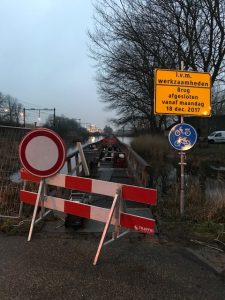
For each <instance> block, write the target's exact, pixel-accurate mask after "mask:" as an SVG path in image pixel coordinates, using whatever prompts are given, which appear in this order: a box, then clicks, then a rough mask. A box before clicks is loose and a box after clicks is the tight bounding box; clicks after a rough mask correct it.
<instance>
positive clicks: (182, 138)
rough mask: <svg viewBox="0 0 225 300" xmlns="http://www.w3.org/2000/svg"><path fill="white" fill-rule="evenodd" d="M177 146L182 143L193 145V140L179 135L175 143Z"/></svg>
mask: <svg viewBox="0 0 225 300" xmlns="http://www.w3.org/2000/svg"><path fill="white" fill-rule="evenodd" d="M174 145H175V146H180V145H183V146H189V145H191V142H190V141H189V140H188V139H187V137H186V136H185V137H181V136H180V137H179V138H178V139H177V140H176V141H175V143H174Z"/></svg>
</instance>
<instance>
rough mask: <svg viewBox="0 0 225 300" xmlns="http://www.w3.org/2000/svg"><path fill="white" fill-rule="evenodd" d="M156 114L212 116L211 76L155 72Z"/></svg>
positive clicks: (180, 72)
mask: <svg viewBox="0 0 225 300" xmlns="http://www.w3.org/2000/svg"><path fill="white" fill-rule="evenodd" d="M154 87H155V99H154V100H155V103H154V104H155V114H168V115H186V116H205V117H210V116H211V76H210V73H200V72H191V71H179V70H161V69H156V70H155V86H154Z"/></svg>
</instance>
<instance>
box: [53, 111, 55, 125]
mask: <svg viewBox="0 0 225 300" xmlns="http://www.w3.org/2000/svg"><path fill="white" fill-rule="evenodd" d="M53 111H54V113H53V126H54V127H55V108H54V109H53Z"/></svg>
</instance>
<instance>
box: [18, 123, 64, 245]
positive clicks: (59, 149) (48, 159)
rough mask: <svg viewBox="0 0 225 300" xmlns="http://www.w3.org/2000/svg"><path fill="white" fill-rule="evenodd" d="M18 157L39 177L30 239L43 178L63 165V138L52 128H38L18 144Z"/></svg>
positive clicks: (30, 171) (26, 168)
mask: <svg viewBox="0 0 225 300" xmlns="http://www.w3.org/2000/svg"><path fill="white" fill-rule="evenodd" d="M19 157H20V161H21V164H22V166H23V167H24V169H25V170H26V171H27V172H29V173H30V174H32V175H34V176H38V177H40V184H39V189H38V194H37V199H36V202H35V207H34V212H33V217H32V221H31V225H30V231H29V235H28V241H30V240H31V236H32V232H33V227H34V222H35V218H36V214H37V209H38V205H39V202H40V200H42V201H43V199H44V195H43V193H44V191H45V178H46V177H51V176H53V175H55V174H56V173H57V172H58V171H59V170H60V169H61V168H62V167H63V165H64V162H65V158H66V149H65V145H64V142H63V140H62V139H61V138H60V137H59V136H58V135H57V134H56V133H55V132H54V131H52V130H49V129H45V128H38V129H35V130H32V131H31V132H29V133H28V134H27V135H25V137H24V138H23V139H22V141H21V143H20V145H19Z"/></svg>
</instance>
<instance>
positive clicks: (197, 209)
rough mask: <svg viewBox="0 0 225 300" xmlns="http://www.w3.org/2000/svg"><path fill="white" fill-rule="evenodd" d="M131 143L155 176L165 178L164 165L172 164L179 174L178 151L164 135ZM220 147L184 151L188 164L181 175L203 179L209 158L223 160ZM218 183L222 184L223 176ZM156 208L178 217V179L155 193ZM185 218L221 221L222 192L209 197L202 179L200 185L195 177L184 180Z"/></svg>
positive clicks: (224, 216)
mask: <svg viewBox="0 0 225 300" xmlns="http://www.w3.org/2000/svg"><path fill="white" fill-rule="evenodd" d="M131 146H132V148H133V149H134V150H135V151H136V152H137V153H138V154H139V155H141V156H142V157H143V158H144V159H145V160H146V161H147V162H148V163H149V164H150V166H151V167H152V168H151V170H153V171H154V176H155V177H156V178H157V177H159V176H161V177H162V178H164V180H165V181H166V180H167V177H166V176H168V174H166V165H167V164H172V165H173V166H174V168H177V171H178V174H179V170H180V167H179V165H178V163H179V156H178V151H174V150H173V149H172V147H171V146H170V145H169V142H168V139H167V138H166V137H164V136H149V135H146V136H140V137H137V138H135V139H134V140H133V142H132V145H131ZM217 146H218V148H217ZM223 146H225V145H206V147H205V149H204V148H203V147H200V148H198V146H195V147H196V148H195V149H194V148H193V149H192V150H190V152H188V153H187V163H188V164H187V166H185V174H187V173H189V174H192V175H193V174H195V175H198V176H199V175H200V176H202V177H203V178H206V177H207V176H208V175H209V172H208V168H209V164H210V163H209V159H210V161H213V162H215V161H217V163H218V164H220V165H221V162H224V160H225V151H224V150H225V147H223ZM215 150H216V151H215ZM206 172H207V174H206ZM211 173H212V172H211ZM210 175H211V174H210ZM214 178H215V176H214ZM178 179H179V175H178ZM217 180H219V179H217ZM221 182H222V183H221V184H223V185H224V179H223V180H222V181H221ZM214 188H215V186H214ZM218 193H221V189H218ZM157 211H158V214H159V215H160V216H161V217H162V218H167V219H174V218H175V219H178V218H180V183H179V182H176V180H174V182H173V183H172V185H171V186H170V187H169V188H167V189H166V192H165V191H163V192H161V193H159V199H158V205H157ZM185 217H186V218H187V219H188V220H190V221H193V222H211V221H212V222H221V223H225V193H224V196H221V195H220V197H215V196H214V197H209V195H208V192H207V190H206V182H205V181H204V180H203V183H201V184H200V183H199V182H195V179H194V180H190V181H187V180H185Z"/></svg>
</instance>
